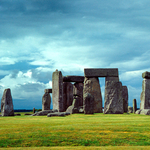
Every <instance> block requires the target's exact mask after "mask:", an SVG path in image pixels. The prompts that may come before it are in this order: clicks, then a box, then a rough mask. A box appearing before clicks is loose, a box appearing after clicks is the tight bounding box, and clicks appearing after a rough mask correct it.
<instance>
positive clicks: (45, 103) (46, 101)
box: [42, 92, 51, 111]
mask: <svg viewBox="0 0 150 150" xmlns="http://www.w3.org/2000/svg"><path fill="white" fill-rule="evenodd" d="M50 104H51V97H50V94H49V93H48V92H46V93H44V95H43V97H42V111H44V110H50Z"/></svg>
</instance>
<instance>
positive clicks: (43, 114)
mask: <svg viewBox="0 0 150 150" xmlns="http://www.w3.org/2000/svg"><path fill="white" fill-rule="evenodd" d="M48 113H53V110H44V111H39V112H36V113H34V114H32V115H31V116H46V115H47V114H48Z"/></svg>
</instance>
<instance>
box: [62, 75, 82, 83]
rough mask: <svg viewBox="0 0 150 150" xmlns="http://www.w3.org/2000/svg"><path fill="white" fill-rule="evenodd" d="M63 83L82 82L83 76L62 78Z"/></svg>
mask: <svg viewBox="0 0 150 150" xmlns="http://www.w3.org/2000/svg"><path fill="white" fill-rule="evenodd" d="M63 82H80V83H83V82H84V76H64V77H63Z"/></svg>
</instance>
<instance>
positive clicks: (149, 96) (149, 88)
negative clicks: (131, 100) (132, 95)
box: [140, 78, 150, 109]
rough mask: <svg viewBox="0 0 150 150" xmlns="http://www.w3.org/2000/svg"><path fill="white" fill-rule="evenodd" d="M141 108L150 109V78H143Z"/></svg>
mask: <svg viewBox="0 0 150 150" xmlns="http://www.w3.org/2000/svg"><path fill="white" fill-rule="evenodd" d="M140 99H141V104H140V109H150V79H145V78H144V79H143V82H142V93H141V97H140Z"/></svg>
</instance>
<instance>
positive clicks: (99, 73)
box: [84, 68, 118, 77]
mask: <svg viewBox="0 0 150 150" xmlns="http://www.w3.org/2000/svg"><path fill="white" fill-rule="evenodd" d="M84 76H85V77H118V68H109V69H107V68H105V69H104V68H92V69H91V68H85V69H84Z"/></svg>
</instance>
